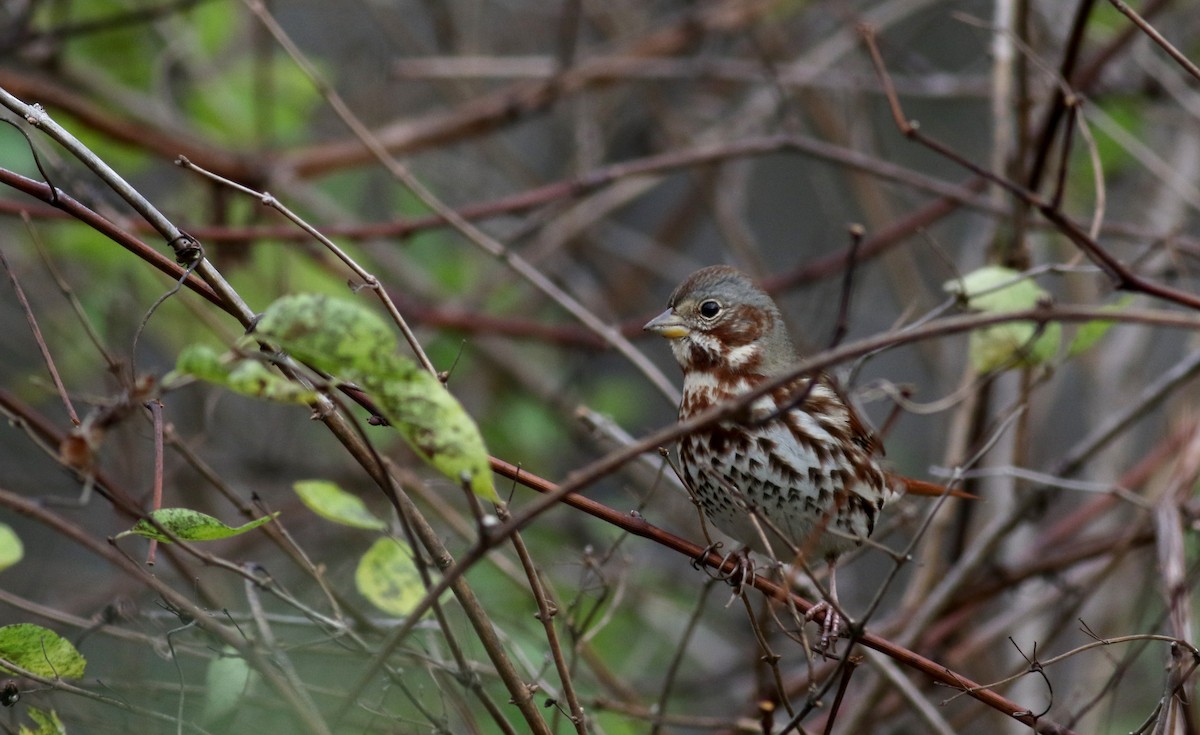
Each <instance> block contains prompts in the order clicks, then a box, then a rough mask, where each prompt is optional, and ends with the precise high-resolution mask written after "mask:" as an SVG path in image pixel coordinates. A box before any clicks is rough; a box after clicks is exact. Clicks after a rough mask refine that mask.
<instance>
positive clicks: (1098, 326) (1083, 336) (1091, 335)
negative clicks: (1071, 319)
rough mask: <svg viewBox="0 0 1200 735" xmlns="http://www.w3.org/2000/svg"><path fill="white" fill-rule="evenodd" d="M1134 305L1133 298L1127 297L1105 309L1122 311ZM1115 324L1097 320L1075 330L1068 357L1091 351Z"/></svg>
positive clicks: (1068, 349)
mask: <svg viewBox="0 0 1200 735" xmlns="http://www.w3.org/2000/svg"><path fill="white" fill-rule="evenodd" d="M1132 303H1133V296H1132V295H1125V296H1123V297H1121V298H1120V299H1118V300H1117V302H1116V303H1114V304H1108V305H1107V306H1105V307H1104V309H1105V310H1106V311H1120V310H1121V309H1124V308H1126V307H1128V306H1129V305H1130V304H1132ZM1115 323H1116V322H1111V321H1106V320H1104V319H1095V320H1093V321H1090V322H1086V323H1085V324H1083V325H1082V326H1080V327H1079V329H1077V330H1075V337H1074V338H1073V339H1072V340H1071V344H1070V346H1069V347H1068V348H1067V356H1068V357H1075V356H1076V355H1079V354H1082V353H1084V352H1087V351H1088V350H1090V349H1091V348H1092V346H1093V345H1095V344H1096V343H1097V342H1099V341H1100V340H1101V339H1102V338H1103V337H1104V335H1106V334H1108V330H1109V329H1112V326H1113V324H1115Z"/></svg>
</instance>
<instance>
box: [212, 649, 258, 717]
mask: <svg viewBox="0 0 1200 735" xmlns="http://www.w3.org/2000/svg"><path fill="white" fill-rule="evenodd" d="M254 678H255V676H254V669H252V668H250V665H249V664H247V663H246V659H244V658H242V657H241V656H239V655H238V653H237V649H235V648H233V647H232V646H225V648H224V649H222V651H221V655H220V656H218V657H217V658H215V659H213V660H212V661H211V662H210V663H209V664H208V671H207V672H206V673H205V676H204V681H205V687H204V714H203V715H202V716H201V719H202V720H203V721H204V722H212V721H214V720H218V719H220V718H222V717H225V716H226V715H228V714H230V713H231V712H233V710H234V708H235V707H237V705H238V703H239V702H240V701H241V700H242V697H243V695H245V693H246V690H247V689H249V688H250V686H251V685H252V683H253V682H254Z"/></svg>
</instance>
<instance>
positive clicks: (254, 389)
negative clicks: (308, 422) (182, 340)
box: [163, 344, 317, 404]
mask: <svg viewBox="0 0 1200 735" xmlns="http://www.w3.org/2000/svg"><path fill="white" fill-rule="evenodd" d="M183 376H190V377H193V378H196V379H198V380H203V381H206V382H209V383H215V384H217V385H223V386H225V387H226V388H228V389H230V390H232V391H233V392H235V393H241V394H242V395H246V396H251V397H253V398H262V399H265V400H268V401H278V402H280V403H302V404H308V403H312V402H313V401H315V400H316V399H317V394H316V392H315V391H313V390H310V389H308V388H305V387H304V386H302V385H299V384H297V383H294V382H292V381H291V380H288V379H287V378H285V377H283V376H282V375H280V374H278V373H275V372H272V371H271V369H270V368H268V367H267V366H266V365H264V364H262V363H261V362H259V361H258V360H256V359H254V358H251V357H248V358H235V357H231V356H230V355H228V354H226V355H222V354H219V353H218V352H217V351H216V350H214V349H212V348H211V347H209V346H207V345H200V344H194V345H188V346H187V347H185V348H183V350H182V351H181V352H180V353H179V359H178V360H176V362H175V370H173V371H172V372H170V373H168V374H167V375H166V377H164V378H163V384H164V385H166V386H170V385H171V384H172V383H175V382H178V381H179V379H180V378H181V377H183Z"/></svg>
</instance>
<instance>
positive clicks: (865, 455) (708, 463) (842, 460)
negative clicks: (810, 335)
mask: <svg viewBox="0 0 1200 735" xmlns="http://www.w3.org/2000/svg"><path fill="white" fill-rule="evenodd" d="M645 329H646V330H648V331H651V332H655V333H657V334H659V335H661V336H663V337H665V338H667V339H668V340H670V342H671V351H672V352H673V353H674V354H675V359H676V361H678V362H679V365H680V367H682V368H683V401H682V403H681V404H680V406H679V418H680V419H681V420H686V419H689V418H691V417H693V416H696V415H697V414H700V413H702V412H703V411H705V410H706V409H708V408H711V407H712V406H715V405H717V404H719V403H721V402H723V401H727V400H729V399H732V398H735V397H737V396H738V395H739V394H742V393H745V392H747V391H749V390H751V389H753V388H755V387H756V386H758V385H761V384H762V383H763V382H764V381H768V380H771V379H772V378H777V377H779V376H781V375H783V374H785V373H787V372H788V371H789V370H790V369H791V368H792V367H793V366H794V365H795V363H796V362H797V361H798V357H797V355H796V351H795V348H794V347H792V341H791V339H790V338H789V337H788V334H787V329H786V328H785V326H784V323H783V318H782V317H781V315H780V313H779V308H778V307H777V306H776V305H775V302H774V301H772V300H771V297H770V296H768V295H767V294H766V292H764V291H763V290H762V289H761V288H759V287H758V286H756V285H755V284H754V283H753V282H752V281H751V280H750V278H749V277H748V276H747V275H746V274H744V273H742V272H741V271H738V270H737V269H735V268H730V267H728V266H720V265H718V266H711V267H709V268H704V269H702V270H699V271H696V272H695V273H693V274H692V275H691V276H689V277H688V278H687V280H685V281H684V282H683V283H682V284H680V285H679V287H678V288H676V289H675V292H674V293H673V294H672V295H671V299H670V301H669V303H668V308H667V310H666V311H664V312H663V313H662V314H660V315H658V316H657V317H655V318H654V319H653V320H652V321H650V323H648V324H647V325H646V326H645ZM879 454H880V447H879V445H878V443H877V442H876V440H875V437H874V436H873V435H872V434H871V432H870V431H869V430H867V428H866V427H865V426H864V425H863V423H862V421H860V420H859V418H858V416H857V415H855V413H854V411H853V409H852V408H851V407H850V406H849V405H848V404H847V403H846V402H845V401H844V400H843V399H842V397H841V396H840V395H839V394H838V392H837V390H836V389H835V387H834V385H833V383H832V382H831V381H830V380H829V379H828V378H827V377H826V376H824V375H818V376H816V377H814V378H810V377H807V376H801V377H798V378H796V379H795V380H793V381H791V382H789V383H786V384H785V385H783V386H782V387H779V388H776V389H775V390H773V391H771V392H769V393H766V394H764V395H763V396H762V397H760V398H758V399H756V400H755V401H753V402H752V403H751V404H750V406H749V407H748V409H747V411H746V412H745V414H744V415H743V416H742V417H741V418H740V420H725V421H721V422H718V423H715V424H712V425H710V426H707V427H704V428H702V429H700V430H698V431H696V432H694V433H691V434H688V435H686V436H684V437H683V438H682V439H680V441H679V462H680V470H681V473H682V475H683V481H684V483H685V484H686V485H687V486H688V488H689V489H690V490H691V492H692V493H693V495H694V496H695V499H696V501H697V502H698V503H699V505H700V508H701V509H702V510H703V511H704V515H705V516H706V517H707V518H708V520H709V521H710V522H712V524H713V525H715V526H716V527H717V528H719V529H721V530H722V531H724V532H725V533H726V534H728V535H729V536H731V537H733V538H734V539H736V540H737V541H739V542H741V543H743V544H746V545H747V546H750V547H753V548H755V549H757V550H759V551H768V552H770V553H772V555H773V556H775V557H776V558H779V559H782V560H784V561H787V560H790V559H793V558H797V557H808V558H812V557H813V556H814V555H815V556H818V557H821V558H824V559H825V560H827V561H829V562H830V564H831V565H832V563H833V560H834V559H835V558H836V557H837V556H838V554H840V553H842V552H843V551H846V550H848V549H850V548H852V547H854V546H856V545H858V544H860V543H861V542H862V541H863V539H865V538H867V537H868V536H870V535H871V531H872V530H873V529H874V527H875V520H876V517H877V516H878V515H879V512H880V510H882V509H883V506H884V504H885V503H886V502H887V501H888V500H890V499H891V498H892V497H893V496H894V495H896V494H898V493H899V492H902V491H904V490H905V489H907V488H908V487H909V486H921V487H920V488H919V489H920V490H924V491H925V492H926V494H928V493H929V492H930V490H929V488H935V487H936V486H932V485H929V484H928V483H923V482H920V481H913V480H906V479H904V478H899V477H896V476H893V475H891V474H889V473H887V472H885V471H884V470H883V468H882V467H880V465H879V463H878V461H877V459H876V458H877V456H878V455H879ZM830 589H831V595H830V596H831V597H833V598H834V604H835V605H836V597H835V595H836V592H835V591H834V589H833V581H832V579H831V580H830ZM818 609H819V610H822V611H824V612H825V628H824V631H823V633H824V634H823V636H822V638H823V640H822V646H824V645H825V643H826V642H827V640H828V638H829V637H830V636H833V637H834V638H836V635H837V629H838V627H840V625H841V621H840V620H838V619H837V615H836V613H835V612H834V610H833V609H831V607H830V605H829V603H828V602H822V603H821V604H819V605H818V606H817V607H815V608H814V609H813V610H810V612H809V617H810V618H811V617H813V616H815V614H816V612H817V610H818Z"/></svg>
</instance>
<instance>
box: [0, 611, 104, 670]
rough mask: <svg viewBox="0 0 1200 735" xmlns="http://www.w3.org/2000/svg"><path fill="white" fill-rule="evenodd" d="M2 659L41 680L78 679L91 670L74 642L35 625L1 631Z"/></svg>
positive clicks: (21, 624)
mask: <svg viewBox="0 0 1200 735" xmlns="http://www.w3.org/2000/svg"><path fill="white" fill-rule="evenodd" d="M0 658H2V659H4V660H6V661H8V662H10V663H12V664H14V665H16V666H20V667H21V668H22V669H25V670H27V671H31V672H33V673H34V674H37V675H38V676H45V677H53V678H60V679H78V678H80V677H81V676H83V670H84V668H85V667H86V666H87V660H86V659H84V657H83V656H82V655H80V653H79V651H77V650H75V646H73V645H71V642H70V641H68V640H67V639H66V638H63V637H62V636H60V635H59V634H58V633H55V632H54V631H52V630H50V629H48V628H43V627H42V626H40V625H34V624H32V623H17V624H15V625H5V626H4V627H0ZM5 670H6V669H5V668H4V666H3V665H0V671H5Z"/></svg>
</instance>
